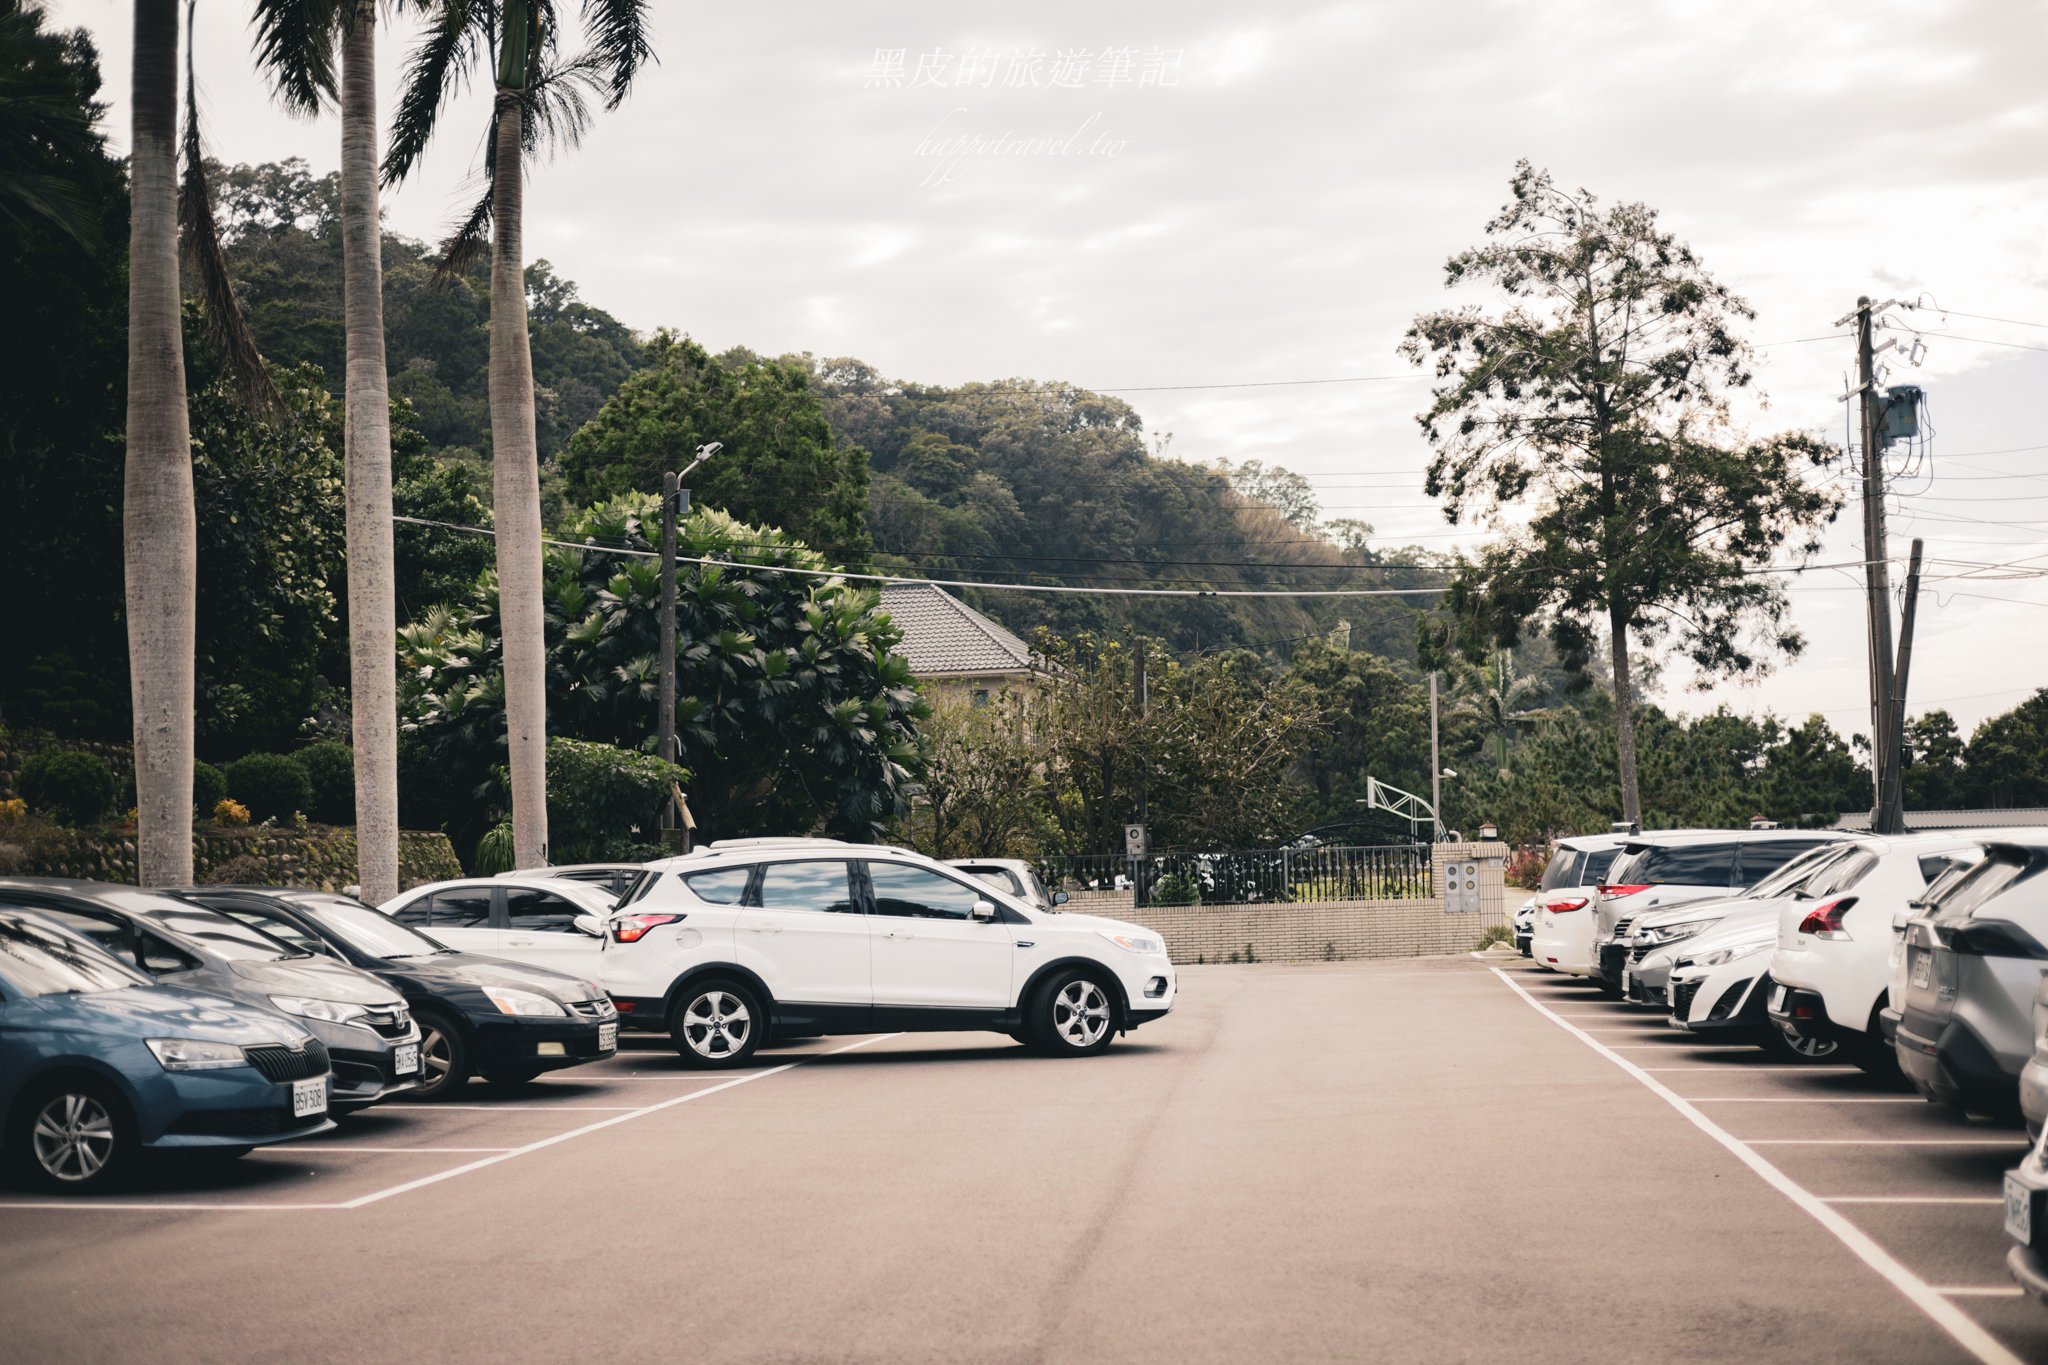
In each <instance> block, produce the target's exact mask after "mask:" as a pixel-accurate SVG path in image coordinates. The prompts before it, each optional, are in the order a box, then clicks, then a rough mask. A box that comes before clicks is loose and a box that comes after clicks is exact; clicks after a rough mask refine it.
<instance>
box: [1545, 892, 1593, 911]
mask: <svg viewBox="0 0 2048 1365" xmlns="http://www.w3.org/2000/svg"><path fill="white" fill-rule="evenodd" d="M1543 908H1544V909H1545V910H1548V911H1549V912H1550V913H1551V914H1553V915H1562V914H1564V913H1566V912H1567V911H1571V910H1583V909H1585V908H1586V898H1585V897H1584V896H1566V897H1564V898H1563V899H1562V900H1554V901H1551V902H1549V903H1548V904H1546V905H1545V906H1544V907H1543Z"/></svg>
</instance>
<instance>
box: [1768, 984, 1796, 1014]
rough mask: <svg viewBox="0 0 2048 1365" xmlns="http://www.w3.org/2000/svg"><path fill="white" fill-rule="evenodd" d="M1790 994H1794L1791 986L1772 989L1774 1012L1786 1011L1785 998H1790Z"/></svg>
mask: <svg viewBox="0 0 2048 1365" xmlns="http://www.w3.org/2000/svg"><path fill="white" fill-rule="evenodd" d="M1790 994H1792V988H1791V987H1790V986H1774V987H1772V989H1771V1008H1772V1009H1774V1010H1782V1009H1784V1008H1785V997H1786V996H1788V995H1790Z"/></svg>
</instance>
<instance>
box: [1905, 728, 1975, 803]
mask: <svg viewBox="0 0 2048 1365" xmlns="http://www.w3.org/2000/svg"><path fill="white" fill-rule="evenodd" d="M1905 739H1906V755H1905V757H1906V765H1905V768H1904V770H1903V771H1902V772H1901V774H1900V777H1901V780H1902V781H1903V783H1904V786H1905V796H1906V805H1907V807H1908V808H1910V809H1914V810H1955V809H1957V808H1958V807H1960V806H1962V805H1963V804H1964V797H1963V776H1964V769H1963V759H1964V746H1963V737H1962V736H1961V735H1960V734H1958V733H1956V721H1955V717H1954V716H1951V715H1950V714H1949V713H1948V712H1946V711H1942V710H1934V711H1928V712H1925V713H1923V714H1922V715H1920V716H1919V717H1917V718H1916V719H1914V720H1910V721H1908V722H1906V736H1905Z"/></svg>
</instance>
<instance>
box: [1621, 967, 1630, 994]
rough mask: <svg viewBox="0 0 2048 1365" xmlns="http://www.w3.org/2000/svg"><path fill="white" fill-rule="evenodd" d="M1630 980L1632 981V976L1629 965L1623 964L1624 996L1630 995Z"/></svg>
mask: <svg viewBox="0 0 2048 1365" xmlns="http://www.w3.org/2000/svg"><path fill="white" fill-rule="evenodd" d="M1629 980H1630V974H1629V970H1628V967H1627V965H1626V964H1623V966H1622V969H1621V993H1622V994H1623V995H1627V994H1628V983H1629Z"/></svg>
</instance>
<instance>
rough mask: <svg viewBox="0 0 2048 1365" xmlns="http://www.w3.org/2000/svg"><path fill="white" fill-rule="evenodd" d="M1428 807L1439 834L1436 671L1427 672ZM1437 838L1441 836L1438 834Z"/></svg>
mask: <svg viewBox="0 0 2048 1365" xmlns="http://www.w3.org/2000/svg"><path fill="white" fill-rule="evenodd" d="M1429 805H1430V810H1431V812H1432V813H1433V814H1434V815H1435V816H1436V827H1437V829H1438V831H1439V832H1441V831H1442V829H1443V827H1444V760H1443V755H1442V754H1440V753H1438V752H1437V732H1436V670H1435V669H1433V668H1432V669H1431V670H1429ZM1439 837H1441V834H1440V833H1439Z"/></svg>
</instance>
